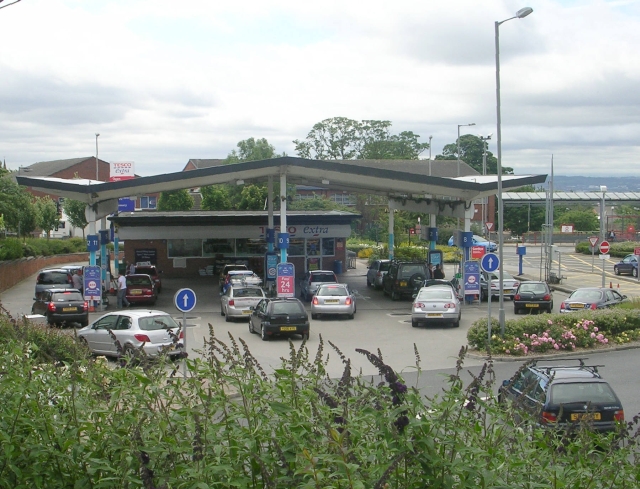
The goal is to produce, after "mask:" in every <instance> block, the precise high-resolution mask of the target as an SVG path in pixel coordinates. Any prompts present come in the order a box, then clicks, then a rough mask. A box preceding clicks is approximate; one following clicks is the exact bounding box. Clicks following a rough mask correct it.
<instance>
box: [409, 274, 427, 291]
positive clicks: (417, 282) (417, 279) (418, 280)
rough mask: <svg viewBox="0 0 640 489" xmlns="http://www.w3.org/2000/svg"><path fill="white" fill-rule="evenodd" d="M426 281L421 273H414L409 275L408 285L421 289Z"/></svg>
mask: <svg viewBox="0 0 640 489" xmlns="http://www.w3.org/2000/svg"><path fill="white" fill-rule="evenodd" d="M425 280H426V277H425V275H424V274H423V273H414V274H413V275H411V278H409V284H411V286H412V287H413V288H414V289H415V288H416V287H417V288H420V287H422V284H423V283H424V281H425Z"/></svg>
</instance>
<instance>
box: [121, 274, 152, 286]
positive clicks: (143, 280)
mask: <svg viewBox="0 0 640 489" xmlns="http://www.w3.org/2000/svg"><path fill="white" fill-rule="evenodd" d="M127 285H146V286H149V287H151V277H149V276H148V275H143V276H140V277H137V276H135V275H130V276H128V277H127Z"/></svg>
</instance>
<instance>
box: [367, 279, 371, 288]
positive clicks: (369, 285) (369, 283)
mask: <svg viewBox="0 0 640 489" xmlns="http://www.w3.org/2000/svg"><path fill="white" fill-rule="evenodd" d="M367 287H371V282H369V279H367Z"/></svg>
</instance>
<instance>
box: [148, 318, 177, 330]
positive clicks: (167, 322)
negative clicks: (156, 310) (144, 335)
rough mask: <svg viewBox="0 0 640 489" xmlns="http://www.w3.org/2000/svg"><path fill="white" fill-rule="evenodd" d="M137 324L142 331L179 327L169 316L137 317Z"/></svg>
mask: <svg viewBox="0 0 640 489" xmlns="http://www.w3.org/2000/svg"><path fill="white" fill-rule="evenodd" d="M138 326H139V327H140V329H142V330H143V331H155V330H158V329H172V328H179V326H178V323H176V322H175V321H174V320H173V318H172V317H171V316H148V317H143V318H139V319H138Z"/></svg>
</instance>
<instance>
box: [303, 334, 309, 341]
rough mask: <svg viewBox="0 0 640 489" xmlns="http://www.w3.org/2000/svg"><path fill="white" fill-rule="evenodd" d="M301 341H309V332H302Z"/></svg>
mask: <svg viewBox="0 0 640 489" xmlns="http://www.w3.org/2000/svg"><path fill="white" fill-rule="evenodd" d="M302 341H309V333H302Z"/></svg>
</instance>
